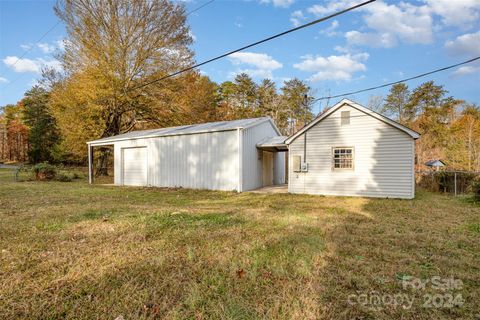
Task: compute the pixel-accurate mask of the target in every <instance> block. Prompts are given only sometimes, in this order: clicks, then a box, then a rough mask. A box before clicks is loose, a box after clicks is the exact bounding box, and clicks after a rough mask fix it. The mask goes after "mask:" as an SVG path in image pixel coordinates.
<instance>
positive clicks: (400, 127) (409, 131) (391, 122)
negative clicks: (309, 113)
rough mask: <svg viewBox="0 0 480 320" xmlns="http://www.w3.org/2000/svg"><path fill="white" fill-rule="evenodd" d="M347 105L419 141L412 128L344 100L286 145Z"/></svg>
mask: <svg viewBox="0 0 480 320" xmlns="http://www.w3.org/2000/svg"><path fill="white" fill-rule="evenodd" d="M345 105H348V106H350V107H352V108H355V109H357V110H359V111H361V112H363V113H365V114H367V115H369V116H371V117H373V118H375V119H377V120H379V121H382V122H385V123H387V124H389V125H391V126H392V127H395V128H397V129H398V130H401V131H403V132H405V133H406V134H408V135H409V136H411V137H412V138H413V139H418V138H420V134H419V133H418V132H416V131H414V130H412V129H410V128H407V127H406V126H404V125H402V124H400V123H398V122H396V121H394V120H392V119H390V118H387V117H385V116H384V115H382V114H380V113H378V112H375V111H373V110H370V109H367V108H365V107H364V106H362V105H360V104H358V103H356V102H353V101H352V100H349V99H343V100H342V101H340V102H338V103H337V104H335V105H334V106H333V107H332V108H330V109H329V110H328V111H327V112H325V113H322V114H321V115H319V116H318V117H317V118H315V119H314V120H313V121H312V122H310V123H309V124H307V125H306V126H304V127H303V128H302V129H300V130H299V131H297V132H296V133H295V134H293V135H292V136H290V137H289V138H288V139H287V140H285V143H286V144H290V143H292V142H293V141H294V140H295V139H296V138H298V137H299V136H301V135H302V134H303V133H304V132H306V131H308V130H309V129H310V128H312V127H313V126H314V125H316V124H317V123H319V122H320V121H322V120H323V119H325V118H326V117H328V116H329V115H331V114H332V113H334V112H335V111H337V110H338V109H340V108H341V107H343V106H345Z"/></svg>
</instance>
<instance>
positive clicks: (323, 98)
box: [313, 56, 480, 102]
mask: <svg viewBox="0 0 480 320" xmlns="http://www.w3.org/2000/svg"><path fill="white" fill-rule="evenodd" d="M479 59H480V56H478V57H475V58H472V59H469V60H466V61H463V62H459V63H456V64H453V65H451V66H448V67H443V68H440V69H435V70H433V71H429V72H425V73H422V74H419V75H416V76H413V77H410V78H405V79H402V80H398V81H394V82H389V83H385V84H382V85H379V86H375V87H370V88H366V89H361V90H357V91H351V92H347V93H342V94H337V95H334V96H325V97H320V98H316V99H315V100H313V102H317V101H321V100H327V99H333V98H339V97H344V96H349V95H352V94H356V93H361V92H366V91H371V90H375V89H380V88H385V87H389V86H391V85H394V84H398V83H402V82H406V81H410V80H414V79H418V78H421V77H425V76H428V75H430V74H433V73H437V72H441V71H445V70H448V69H452V68H456V67H459V66H461V65H464V64H467V63H471V62H474V61H476V60H479Z"/></svg>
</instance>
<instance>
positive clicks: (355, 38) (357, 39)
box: [345, 30, 397, 48]
mask: <svg viewBox="0 0 480 320" xmlns="http://www.w3.org/2000/svg"><path fill="white" fill-rule="evenodd" d="M345 38H346V39H347V43H348V44H350V45H366V46H371V47H382V48H392V47H394V46H395V45H396V44H397V39H396V37H395V36H394V35H392V34H391V33H388V32H385V33H374V32H359V31H355V30H353V31H348V32H346V33H345Z"/></svg>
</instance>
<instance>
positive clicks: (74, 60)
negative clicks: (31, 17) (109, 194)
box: [51, 0, 192, 173]
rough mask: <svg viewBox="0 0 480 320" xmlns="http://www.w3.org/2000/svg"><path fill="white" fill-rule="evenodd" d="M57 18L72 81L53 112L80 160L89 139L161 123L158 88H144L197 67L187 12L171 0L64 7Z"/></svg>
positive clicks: (90, 0) (55, 95)
mask: <svg viewBox="0 0 480 320" xmlns="http://www.w3.org/2000/svg"><path fill="white" fill-rule="evenodd" d="M55 12H56V14H57V15H58V17H59V18H60V19H61V20H62V21H63V22H64V23H65V26H66V30H67V39H66V41H65V52H64V54H63V55H62V57H61V60H62V64H63V68H64V71H65V78H64V80H63V81H61V82H60V83H58V84H57V86H56V87H55V88H54V92H52V103H51V105H52V110H53V111H54V114H55V117H56V118H57V120H58V126H59V128H60V129H61V131H62V133H63V135H64V144H65V145H68V146H70V147H71V152H72V153H73V155H74V156H77V157H81V158H84V157H85V142H86V141H87V140H89V139H96V138H101V137H107V136H112V135H116V134H120V133H124V132H128V131H130V130H132V129H133V128H134V127H135V125H136V124H137V123H138V122H145V121H146V122H154V123H158V124H159V123H161V122H162V121H161V120H162V118H161V117H159V114H161V112H162V111H163V110H162V109H161V108H162V107H163V105H162V104H158V103H156V102H157V98H156V92H155V91H156V90H157V88H158V86H156V85H149V86H144V85H145V84H146V83H149V82H150V81H151V80H153V79H157V78H159V77H161V76H163V75H166V74H168V73H170V72H173V71H177V70H178V69H179V68H181V67H184V66H187V65H190V64H191V63H192V53H191V52H190V50H189V48H188V46H189V45H190V44H191V41H192V40H191V36H190V33H189V28H188V26H187V24H186V18H185V9H184V6H183V5H181V4H177V3H172V2H169V1H168V0H156V1H149V0H117V1H96V0H82V1H75V0H63V1H59V2H58V3H57V5H56V6H55ZM159 85H161V84H159ZM143 86H144V87H143ZM140 87H141V88H140ZM107 156H108V155H107V154H104V155H103V156H102V157H101V158H100V159H99V163H98V166H97V167H98V168H100V170H99V173H105V168H106V159H107Z"/></svg>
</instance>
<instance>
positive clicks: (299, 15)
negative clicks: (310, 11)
mask: <svg viewBox="0 0 480 320" xmlns="http://www.w3.org/2000/svg"><path fill="white" fill-rule="evenodd" d="M303 20H305V16H304V15H303V12H302V10H296V11H293V12H292V13H291V14H290V22H291V23H292V24H293V26H294V27H298V26H299V25H301V24H302V22H303Z"/></svg>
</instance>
